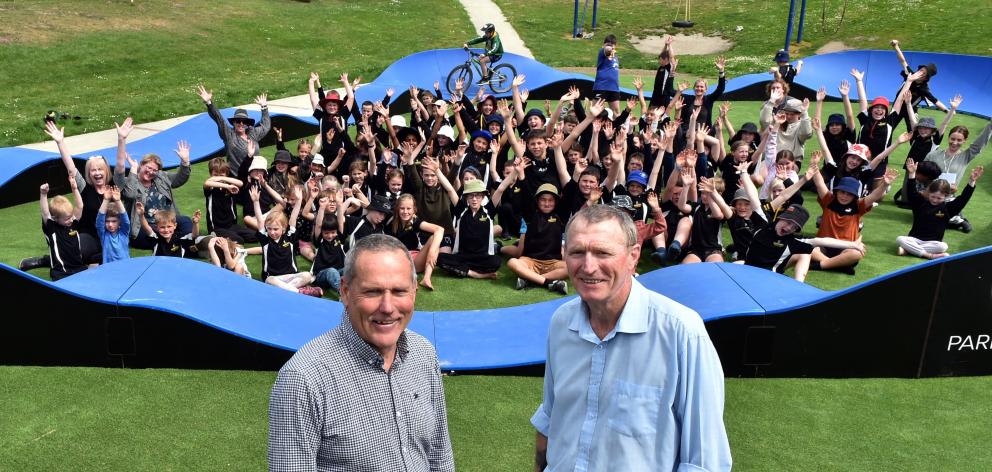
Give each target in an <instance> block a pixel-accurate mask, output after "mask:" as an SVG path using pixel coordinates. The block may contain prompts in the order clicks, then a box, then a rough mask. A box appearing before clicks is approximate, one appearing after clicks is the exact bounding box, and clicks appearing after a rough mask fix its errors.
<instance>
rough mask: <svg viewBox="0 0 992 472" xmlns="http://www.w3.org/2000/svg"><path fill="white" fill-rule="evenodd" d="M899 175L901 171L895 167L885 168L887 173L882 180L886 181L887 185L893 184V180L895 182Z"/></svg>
mask: <svg viewBox="0 0 992 472" xmlns="http://www.w3.org/2000/svg"><path fill="white" fill-rule="evenodd" d="M897 177H899V171H897V170H895V169H885V175H883V176H882V180H884V181H885V185H892V182H895V181H896V178H897Z"/></svg>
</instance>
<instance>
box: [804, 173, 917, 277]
mask: <svg viewBox="0 0 992 472" xmlns="http://www.w3.org/2000/svg"><path fill="white" fill-rule="evenodd" d="M897 176H898V174H897V173H896V171H895V169H888V170H886V172H885V175H884V177H883V182H884V185H876V186H875V189H874V190H872V192H871V193H869V194H868V196H867V197H864V198H860V193H859V192H860V191H861V184H860V183H859V182H858V181H857V180H856V179H855V178H853V177H842V178H840V179H838V180H837V181H835V182H834V186H833V192H831V191H830V189H829V188H827V184H826V183H825V182H824V181H823V177H822V176H821V175H820V174H816V175H814V176H813V184H814V185H815V186H816V193H817V202H818V203H819V204H820V207H821V208H823V221H822V223H821V224H820V229H819V231H818V232H817V233H816V235H817V237H827V238H834V239H840V240H842V241H860V240H861V230H860V226H861V218H862V217H863V216H864V215H865V213H868V212H869V211H871V209H872V204H873V203H875V202H877V201H879V200H881V199H882V198H883V197H884V196H885V192H886V191H887V190H888V187H889V185H891V184H892V181H894V180H895V178H896V177H897ZM811 255H812V259H813V260H812V262H811V263H810V269H813V270H821V269H822V270H839V271H841V272H844V273H846V274H848V275H854V267H855V266H856V265H858V262H859V261H861V259H862V258H863V257H864V256H865V254H864V252H863V251H860V250H857V249H835V248H816V249H815V250H814V251H813V252H812V254H811Z"/></svg>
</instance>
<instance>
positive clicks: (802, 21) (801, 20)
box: [796, 0, 806, 43]
mask: <svg viewBox="0 0 992 472" xmlns="http://www.w3.org/2000/svg"><path fill="white" fill-rule="evenodd" d="M805 23H806V0H803V4H802V6H801V7H799V31H796V42H797V43H801V42H803V24H805Z"/></svg>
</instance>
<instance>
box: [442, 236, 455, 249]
mask: <svg viewBox="0 0 992 472" xmlns="http://www.w3.org/2000/svg"><path fill="white" fill-rule="evenodd" d="M441 247H451V248H453V247H455V238H454V236H448V235H447V234H446V235H444V237H443V238H441Z"/></svg>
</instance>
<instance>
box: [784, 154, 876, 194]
mask: <svg viewBox="0 0 992 472" xmlns="http://www.w3.org/2000/svg"><path fill="white" fill-rule="evenodd" d="M841 163H842V164H843V165H845V166H846V165H847V164H846V163H844V162H843V161H841ZM841 177H854V178H855V179H857V180H858V183H860V184H861V187H860V188H859V192H858V195H857V196H858V198H863V197H865V196H867V195H868V194H869V193H870V192H871V187H872V183H873V182H874V181H875V176H874V172H873V171H872V169H871V168H870V167H868V166H867V165H865V166H861V167H859V168H857V169H854V171H851V172H844V173H843V175H841ZM837 180H838V174H837V166H836V165H834V164H831V163H829V162H828V163H826V164H824V165H823V182H824V183H825V184H827V188H829V189H830V190H831V191H833V189H834V185H836V184H837ZM797 194H798V193H797Z"/></svg>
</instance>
